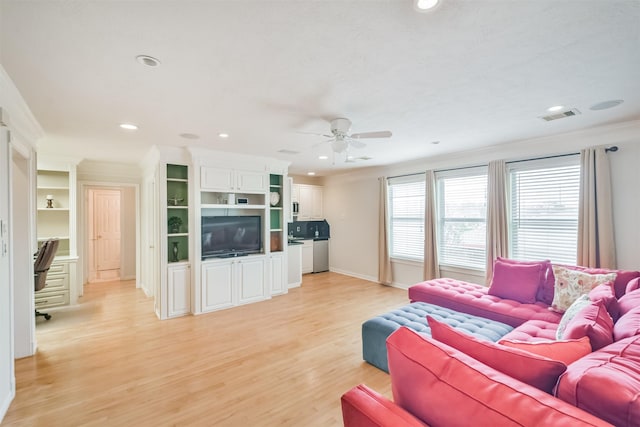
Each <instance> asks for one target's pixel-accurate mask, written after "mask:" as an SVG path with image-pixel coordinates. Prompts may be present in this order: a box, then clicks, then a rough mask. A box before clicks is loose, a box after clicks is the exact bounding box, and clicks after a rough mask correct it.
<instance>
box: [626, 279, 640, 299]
mask: <svg viewBox="0 0 640 427" xmlns="http://www.w3.org/2000/svg"><path fill="white" fill-rule="evenodd" d="M638 288H640V277H636V278H635V279H631V280H629V283H627V287H626V288H625V290H624V292H625V295H626V294H628V293H630V292H633V291H635V290H636V289H638Z"/></svg>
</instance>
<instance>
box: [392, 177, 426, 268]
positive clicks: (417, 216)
mask: <svg viewBox="0 0 640 427" xmlns="http://www.w3.org/2000/svg"><path fill="white" fill-rule="evenodd" d="M424 186H425V178H424V175H423V174H419V175H411V176H405V177H398V178H390V179H389V187H388V192H387V196H388V207H389V219H390V221H389V222H390V224H389V228H390V230H389V237H390V241H391V245H390V246H391V254H390V255H391V257H393V258H407V259H415V260H422V259H423V252H424V192H425V188H424Z"/></svg>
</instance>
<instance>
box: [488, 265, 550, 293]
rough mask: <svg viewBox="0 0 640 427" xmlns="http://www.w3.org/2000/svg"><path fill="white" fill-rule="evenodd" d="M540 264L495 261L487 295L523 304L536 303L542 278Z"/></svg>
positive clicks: (542, 270) (541, 266)
mask: <svg viewBox="0 0 640 427" xmlns="http://www.w3.org/2000/svg"><path fill="white" fill-rule="evenodd" d="M543 267H544V266H543V265H541V264H512V263H507V262H502V261H500V260H495V261H494V262H493V278H492V279H491V286H490V287H489V292H488V293H489V295H495V296H497V297H501V298H506V299H511V300H514V301H518V302H521V303H524V304H533V303H535V302H536V295H537V293H538V287H539V285H540V278H541V277H542V276H544V274H543V273H544V269H543Z"/></svg>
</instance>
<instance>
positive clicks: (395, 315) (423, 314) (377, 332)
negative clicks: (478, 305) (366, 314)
mask: <svg viewBox="0 0 640 427" xmlns="http://www.w3.org/2000/svg"><path fill="white" fill-rule="evenodd" d="M427 314H428V315H430V316H433V317H434V318H436V319H438V320H440V321H441V322H444V323H447V324H449V325H451V326H453V327H454V328H456V329H460V330H463V331H465V332H467V333H469V334H471V335H474V336H476V337H478V338H481V339H486V340H489V341H493V342H496V341H498V340H499V339H500V338H502V337H503V336H505V335H506V334H507V333H509V332H511V331H512V330H513V327H512V326H509V325H507V324H505V323H501V322H496V321H495V320H491V319H485V318H484V317H478V316H473V315H471V314H467V313H461V312H459V311H454V310H451V309H449V308H444V307H440V306H437V305H433V304H427V303H426V302H413V303H411V304H409V305H405V306H404V307H400V308H398V309H397V310H393V311H391V312H389V313H385V314H381V315H380V316H376V317H374V318H373V319H369V320H367V321H366V322H364V323H363V324H362V358H363V359H364V360H365V361H366V362H369V363H370V364H372V365H373V366H375V367H377V368H380V369H382V370H383V371H385V372H389V369H388V367H387V343H386V342H387V337H388V336H389V335H391V333H392V332H393V331H395V330H396V329H398V328H399V327H400V326H406V327H408V328H410V329H413V330H414V331H417V332H420V333H422V334H426V335H429V336H431V330H430V329H429V325H428V324H427Z"/></svg>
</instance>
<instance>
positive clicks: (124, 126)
mask: <svg viewBox="0 0 640 427" xmlns="http://www.w3.org/2000/svg"><path fill="white" fill-rule="evenodd" d="M120 127H121V128H122V129H126V130H138V126H136V125H134V124H131V123H120Z"/></svg>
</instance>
